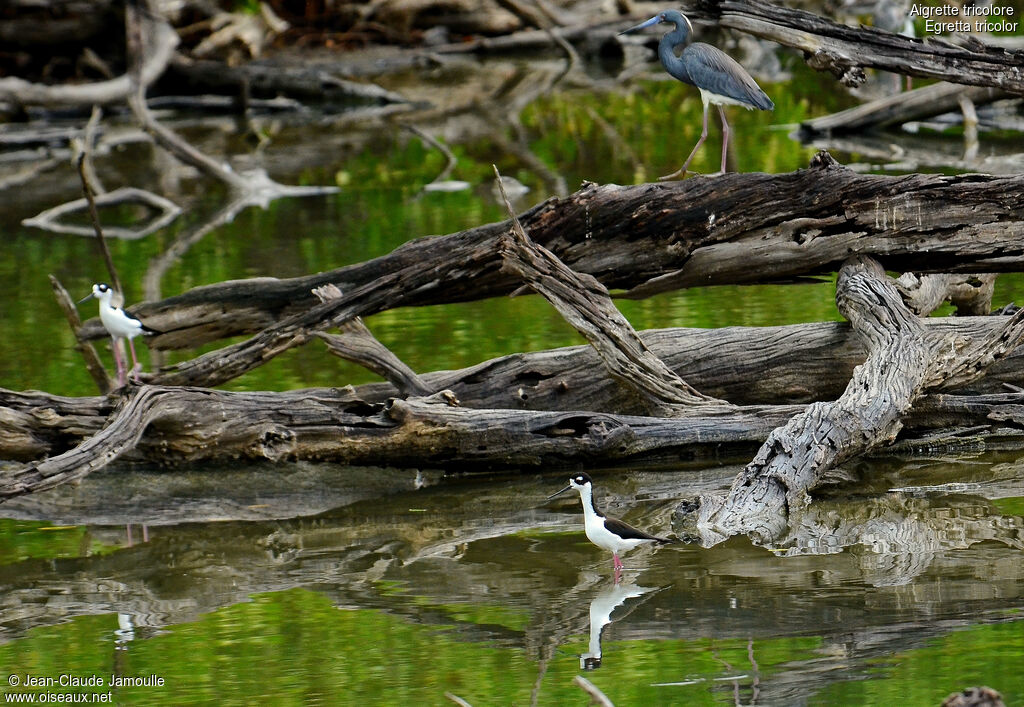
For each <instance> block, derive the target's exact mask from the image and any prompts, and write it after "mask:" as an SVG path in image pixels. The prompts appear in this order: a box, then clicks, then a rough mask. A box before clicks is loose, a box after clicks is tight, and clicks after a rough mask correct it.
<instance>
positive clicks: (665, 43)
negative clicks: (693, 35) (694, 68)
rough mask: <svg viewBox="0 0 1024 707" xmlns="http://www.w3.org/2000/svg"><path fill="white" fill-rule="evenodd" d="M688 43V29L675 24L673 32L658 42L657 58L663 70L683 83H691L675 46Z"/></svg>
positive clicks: (688, 73)
mask: <svg viewBox="0 0 1024 707" xmlns="http://www.w3.org/2000/svg"><path fill="white" fill-rule="evenodd" d="M689 43H690V31H689V30H688V29H687V28H686V27H679V26H676V29H675V31H674V32H669V33H668V34H666V35H665V36H664V37H662V38H661V41H660V42H658V58H659V59H661V65H662V66H664V67H665V70H666V71H667V72H668V73H669V74H671V75H672V76H674V77H675V78H677V79H679V80H680V81H682V82H683V83H692V81H691V80H690V72H689V71H687V70H686V64H685V63H684V62H683V60H682V59H680V58H679V57H677V56H676V52H675V48H676V47H680V46H681V47H685V46H686V45H687V44H689Z"/></svg>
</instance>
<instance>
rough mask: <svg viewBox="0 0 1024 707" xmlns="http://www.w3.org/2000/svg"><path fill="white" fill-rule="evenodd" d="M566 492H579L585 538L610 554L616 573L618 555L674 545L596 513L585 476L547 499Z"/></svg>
mask: <svg viewBox="0 0 1024 707" xmlns="http://www.w3.org/2000/svg"><path fill="white" fill-rule="evenodd" d="M569 489H576V490H577V491H579V492H580V500H581V501H582V502H583V528H584V530H585V531H586V533H587V539H588V540H590V542H592V543H594V544H595V545H597V546H598V547H601V548H604V549H605V550H608V551H609V552H611V553H612V567H614V568H615V572H616V574H618V572H619V571H620V570H621V569H622V560H620V559H619V553H620V552H626V551H627V550H632V549H633V548H635V547H636V546H637V545H642V544H643V543H649V542H654V543H659V544H661V543H671V542H675V541H674V540H670V539H668V538H659V537H658V536H657V535H651V534H649V533H645V532H644V531H642V530H639V529H637V528H634V527H633V526H632V525H629V524H628V523H624V522H623V521H621V520H619V519H618V518H609V517H608V516H606V515H604V514H603V513H601V511H599V510H597V507H596V506H595V505H594V482H593V480H592V479H591V478H590V477H589V476H588V475H586V474H583V473H580V474H575V475H573V476H571V477H569V485H568V486H566V487H565V488H564V489H562V490H560V491H558V492H556V493H553V494H551V495H550V496H548V499H552V498H554V497H555V496H558V495H560V494H563V493H565V492H566V491H568V490H569Z"/></svg>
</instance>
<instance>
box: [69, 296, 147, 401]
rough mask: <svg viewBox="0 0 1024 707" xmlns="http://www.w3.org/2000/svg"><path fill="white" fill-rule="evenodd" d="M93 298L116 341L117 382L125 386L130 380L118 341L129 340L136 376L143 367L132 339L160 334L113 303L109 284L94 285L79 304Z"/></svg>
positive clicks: (105, 325) (107, 328)
mask: <svg viewBox="0 0 1024 707" xmlns="http://www.w3.org/2000/svg"><path fill="white" fill-rule="evenodd" d="M93 298H95V299H97V300H99V302H100V321H101V322H103V327H104V328H105V329H106V330H107V333H108V334H110V338H111V339H113V340H114V364H115V365H116V366H117V382H118V384H119V385H124V384H125V383H127V382H128V380H127V375H126V373H125V364H124V361H123V360H122V358H121V347H120V344H119V343H118V341H119V340H120V339H128V347H129V348H130V349H131V351H132V375H135V374H136V373H137V372H138V371H139V370H141V366H140V365H139V360H138V358H136V356H135V343H134V342H133V341H132V339H134V338H135V337H136V336H138V335H139V334H159V333H160V332H158V331H156V330H155V329H150V328H149V327H148V326H146V325H145V324H143V323H142V322H141V321H139V320H138V319H137V318H136V317H133V316H132V315H130V314H128V313H127V312H126V311H124V310H123V309H121V308H120V307H118V306H116V305H115V304H114V301H113V300H114V290H113V288H111V287H110V285H108V284H107V283H105V282H100V283H97V284H95V285H93V286H92V292H90V293H89V294H87V295H86V296H85V297H83V298H82V299H81V300H79V302H78V303H79V304H82V303H83V302H88V301H89V300H91V299H93Z"/></svg>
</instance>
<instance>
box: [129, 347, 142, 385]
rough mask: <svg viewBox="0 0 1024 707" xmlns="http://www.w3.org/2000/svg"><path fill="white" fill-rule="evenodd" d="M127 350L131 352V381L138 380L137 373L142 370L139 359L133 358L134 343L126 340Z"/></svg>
mask: <svg viewBox="0 0 1024 707" xmlns="http://www.w3.org/2000/svg"><path fill="white" fill-rule="evenodd" d="M128 348H130V349H131V350H132V372H131V376H132V379H133V380H138V375H139V372H140V371H141V370H142V364H140V363H139V359H138V358H137V357H136V356H135V341H134V340H132V339H128Z"/></svg>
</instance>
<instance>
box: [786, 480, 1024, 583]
mask: <svg viewBox="0 0 1024 707" xmlns="http://www.w3.org/2000/svg"><path fill="white" fill-rule="evenodd" d="M992 511H993V509H992V508H991V506H990V504H989V503H988V502H987V501H984V500H983V499H979V498H970V497H949V496H942V497H937V498H909V497H907V496H905V495H904V494H902V493H892V494H887V495H885V496H882V497H880V498H874V499H868V500H865V501H863V502H860V503H851V502H850V501H849V500H847V499H844V500H840V501H821V502H819V503H815V504H813V505H812V506H810V507H808V508H805V509H802V510H800V511H796V512H794V513H793V514H792V516H791V519H790V521H791V524H790V533H789V536H788V537H786V538H785V539H784V540H782V541H781V542H780V543H779V546H780V547H786V548H787V549H786V550H785V552H784V553H783V554H785V555H787V556H793V555H818V554H828V553H833V552H840V551H842V550H843V549H845V548H851V547H854V548H855V547H862V548H866V549H867V550H868V552H862V553H858V554H859V556H860V558H861V567H862V569H863V571H864V575H865V578H866V579H867V580H868V581H870V582H871V583H872V584H873V585H875V586H885V585H900V584H908V583H909V582H911V581H912V580H913V579H914V578H915V577H917V576H918V575H920V574H921V573H923V572H925V571H926V570H927V569H928V568H929V566H930V565H931V564H932V562H933V561H935V559H936V557H938V556H941V554H942V553H943V552H948V551H950V550H964V549H967V548H969V547H971V546H972V545H975V544H977V543H980V542H984V541H986V540H994V541H996V542H999V543H1002V544H1003V545H1006V546H1008V547H1013V548H1017V549H1024V541H1022V540H1021V537H1022V534H1024V519H1022V518H1020V517H1019V516H1001V515H997V514H993V512H992Z"/></svg>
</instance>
